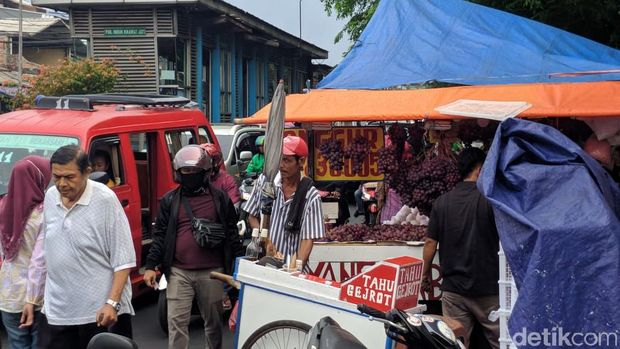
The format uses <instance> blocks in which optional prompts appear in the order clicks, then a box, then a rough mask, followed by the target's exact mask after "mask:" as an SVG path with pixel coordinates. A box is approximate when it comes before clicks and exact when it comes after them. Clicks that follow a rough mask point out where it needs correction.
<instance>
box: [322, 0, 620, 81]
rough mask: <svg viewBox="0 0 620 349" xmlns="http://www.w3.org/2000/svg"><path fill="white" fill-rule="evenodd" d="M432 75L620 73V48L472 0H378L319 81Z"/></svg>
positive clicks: (615, 76)
mask: <svg viewBox="0 0 620 349" xmlns="http://www.w3.org/2000/svg"><path fill="white" fill-rule="evenodd" d="M388 19H389V20H388ZM588 72H597V73H594V74H590V73H588ZM432 80H436V81H442V82H448V83H455V84H462V85H492V84H514V83H536V82H554V83H557V82H583V81H604V80H620V51H619V50H616V49H613V48H611V47H607V46H605V45H602V44H599V43H596V42H594V41H592V40H588V39H585V38H583V37H580V36H578V35H575V34H571V33H568V32H566V31H563V30H560V29H557V28H554V27H551V26H548V25H545V24H542V23H539V22H535V21H532V20H529V19H526V18H523V17H519V16H516V15H513V14H510V13H507V12H503V11H499V10H495V9H492V8H488V7H484V6H481V5H477V4H473V3H471V2H467V1H461V0H408V1H403V0H381V2H380V3H379V6H378V8H377V10H376V12H375V14H374V16H373V17H372V19H371V20H370V22H369V23H368V26H367V27H366V29H365V30H364V32H363V33H362V35H361V36H360V38H359V40H358V41H357V42H356V43H355V45H354V47H353V49H352V50H351V52H349V54H348V55H347V56H346V57H345V58H344V60H343V61H342V62H341V63H340V64H339V65H338V66H337V67H336V68H335V69H334V71H332V72H331V73H330V74H329V75H328V76H326V77H325V78H324V79H323V80H322V81H321V82H320V84H319V87H320V88H338V89H380V88H387V87H392V86H397V85H404V84H415V83H423V82H426V81H432Z"/></svg>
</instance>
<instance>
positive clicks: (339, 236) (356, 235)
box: [325, 224, 370, 242]
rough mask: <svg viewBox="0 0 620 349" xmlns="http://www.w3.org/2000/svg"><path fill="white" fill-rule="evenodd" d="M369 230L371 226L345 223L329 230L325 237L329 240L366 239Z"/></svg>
mask: <svg viewBox="0 0 620 349" xmlns="http://www.w3.org/2000/svg"><path fill="white" fill-rule="evenodd" d="M369 231H370V227H368V226H367V225H364V224H345V225H340V226H337V227H335V228H333V229H331V230H329V231H328V232H327V234H325V237H326V238H327V239H328V240H329V241H340V242H345V241H364V240H365V239H364V238H365V237H366V236H367V235H368V232H369Z"/></svg>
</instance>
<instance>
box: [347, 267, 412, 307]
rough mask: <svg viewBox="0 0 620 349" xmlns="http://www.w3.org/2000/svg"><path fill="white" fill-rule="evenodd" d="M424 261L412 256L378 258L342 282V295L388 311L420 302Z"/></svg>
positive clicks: (353, 301)
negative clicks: (369, 266) (359, 272)
mask: <svg viewBox="0 0 620 349" xmlns="http://www.w3.org/2000/svg"><path fill="white" fill-rule="evenodd" d="M423 265H424V262H423V261H422V260H421V259H418V258H413V257H409V256H403V257H397V258H390V259H386V260H384V261H381V262H378V263H377V264H375V265H374V266H372V267H371V268H369V269H368V270H367V271H366V272H364V273H361V274H359V275H357V276H355V277H354V278H352V279H351V280H349V281H346V282H344V283H343V284H342V287H341V288H340V299H341V300H343V301H347V302H350V303H354V304H366V305H369V306H371V307H373V308H376V309H379V310H382V311H388V310H390V309H392V308H398V309H402V310H406V309H411V308H414V307H416V306H417V305H418V296H419V294H420V287H421V281H422V270H423Z"/></svg>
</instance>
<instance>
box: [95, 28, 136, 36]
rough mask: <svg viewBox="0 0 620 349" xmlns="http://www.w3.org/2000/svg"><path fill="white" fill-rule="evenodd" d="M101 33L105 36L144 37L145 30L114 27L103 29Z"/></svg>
mask: <svg viewBox="0 0 620 349" xmlns="http://www.w3.org/2000/svg"><path fill="white" fill-rule="evenodd" d="M103 33H104V35H105V36H144V35H146V29H145V28H136V27H115V28H105V29H104V31H103Z"/></svg>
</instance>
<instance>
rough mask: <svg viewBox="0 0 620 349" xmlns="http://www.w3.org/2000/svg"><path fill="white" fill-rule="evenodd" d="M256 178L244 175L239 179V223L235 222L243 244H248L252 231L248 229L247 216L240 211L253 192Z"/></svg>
mask: <svg viewBox="0 0 620 349" xmlns="http://www.w3.org/2000/svg"><path fill="white" fill-rule="evenodd" d="M257 178H258V173H254V172H252V173H246V174H245V175H244V176H243V178H242V179H241V185H240V186H239V193H240V194H241V201H240V205H239V208H240V209H239V221H238V222H237V228H238V229H239V235H240V236H243V240H244V242H249V240H250V239H251V234H252V229H251V228H250V222H249V221H248V214H247V212H245V211H244V210H242V209H241V207H243V205H244V204H245V202H246V201H248V200H249V199H250V195H252V190H254V183H255V182H256V179H257Z"/></svg>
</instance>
